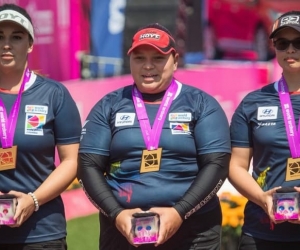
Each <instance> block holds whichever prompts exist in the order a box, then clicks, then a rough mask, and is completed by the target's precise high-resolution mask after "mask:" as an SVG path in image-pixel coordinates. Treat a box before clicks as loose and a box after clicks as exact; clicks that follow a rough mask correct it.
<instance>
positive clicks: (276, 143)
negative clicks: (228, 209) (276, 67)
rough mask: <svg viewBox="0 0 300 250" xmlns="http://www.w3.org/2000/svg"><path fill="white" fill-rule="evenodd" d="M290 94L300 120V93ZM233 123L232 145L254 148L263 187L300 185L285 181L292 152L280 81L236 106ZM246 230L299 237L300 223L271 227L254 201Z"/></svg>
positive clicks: (248, 207)
mask: <svg viewBox="0 0 300 250" xmlns="http://www.w3.org/2000/svg"><path fill="white" fill-rule="evenodd" d="M290 98H291V102H292V106H293V111H294V115H295V119H296V124H298V123H299V117H300V95H291V96H290ZM230 127H231V128H230V129H231V143H232V146H233V147H249V148H253V171H252V176H253V178H254V179H255V180H256V182H257V183H258V184H259V185H260V187H261V188H262V189H263V190H264V191H266V190H269V189H272V188H274V187H278V186H282V187H285V186H290V187H294V186H299V185H300V180H293V181H285V177H286V164H287V158H289V157H291V153H290V148H289V144H288V139H287V134H286V129H285V124H284V118H283V113H282V109H281V105H280V100H279V95H278V83H277V82H276V83H275V84H269V85H267V86H265V87H263V88H262V89H260V90H257V91H253V92H251V93H250V94H248V95H247V96H246V97H245V98H244V99H243V101H242V102H241V103H240V105H239V106H238V108H237V109H236V111H235V113H234V115H233V118H232V122H231V126H230ZM249 188H251V187H249ZM243 230H244V231H245V232H246V233H249V234H250V235H252V236H253V237H257V238H262V239H265V240H274V241H276V240H277V241H278V240H280V241H299V240H300V225H294V224H291V223H282V224H276V225H275V228H274V230H270V222H269V219H268V216H267V214H266V213H265V212H264V211H263V210H262V209H261V208H260V207H259V206H257V205H256V204H254V203H253V202H248V203H247V205H246V209H245V223H244V227H243Z"/></svg>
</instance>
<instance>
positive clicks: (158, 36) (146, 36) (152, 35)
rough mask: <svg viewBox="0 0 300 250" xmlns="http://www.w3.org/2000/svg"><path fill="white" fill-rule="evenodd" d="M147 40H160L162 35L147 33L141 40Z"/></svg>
mask: <svg viewBox="0 0 300 250" xmlns="http://www.w3.org/2000/svg"><path fill="white" fill-rule="evenodd" d="M147 38H154V39H157V40H159V39H160V35H158V34H154V33H146V34H142V35H140V40H143V39H147Z"/></svg>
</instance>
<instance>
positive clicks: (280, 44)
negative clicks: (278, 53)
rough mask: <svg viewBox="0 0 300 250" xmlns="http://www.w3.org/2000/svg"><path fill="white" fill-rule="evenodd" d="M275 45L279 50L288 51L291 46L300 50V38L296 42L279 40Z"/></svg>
mask: <svg viewBox="0 0 300 250" xmlns="http://www.w3.org/2000/svg"><path fill="white" fill-rule="evenodd" d="M273 44H274V47H275V48H276V49H277V50H286V49H287V48H288V47H289V46H290V44H292V45H293V47H294V48H295V49H300V37H299V38H296V39H294V40H288V39H285V38H279V39H278V40H276V41H274V42H273Z"/></svg>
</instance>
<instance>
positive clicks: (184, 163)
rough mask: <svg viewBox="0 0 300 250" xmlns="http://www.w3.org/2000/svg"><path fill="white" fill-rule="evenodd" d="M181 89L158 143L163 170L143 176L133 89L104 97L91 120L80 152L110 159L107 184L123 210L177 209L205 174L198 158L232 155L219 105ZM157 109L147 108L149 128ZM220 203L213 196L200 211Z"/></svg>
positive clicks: (203, 95) (141, 141) (154, 106)
mask: <svg viewBox="0 0 300 250" xmlns="http://www.w3.org/2000/svg"><path fill="white" fill-rule="evenodd" d="M177 84H178V86H179V88H178V91H177V94H176V97H175V99H174V101H173V103H172V105H171V107H170V109H169V111H168V114H167V116H166V120H165V122H164V124H163V128H162V133H161V137H160V141H159V147H160V148H162V159H161V166H160V169H159V171H156V172H148V173H140V164H141V159H142V151H143V150H144V149H146V145H145V142H144V139H143V136H142V131H141V127H140V124H139V122H138V119H137V115H136V111H135V107H134V103H133V100H132V86H127V87H124V88H121V89H119V90H117V91H114V92H112V93H109V94H108V95H106V96H105V97H104V98H102V99H101V100H100V101H99V102H98V103H97V104H96V105H95V106H94V108H93V109H92V110H91V112H90V114H89V115H88V117H87V120H86V122H85V125H84V127H83V130H82V139H81V143H80V149H79V152H80V153H92V154H99V155H105V156H109V158H110V164H109V166H107V170H106V179H107V183H108V185H109V186H110V188H111V189H112V191H113V193H114V195H115V197H116V199H117V200H118V202H119V203H120V204H121V206H122V207H124V208H136V207H141V208H144V209H148V208H150V207H155V206H159V207H162V206H166V207H167V206H168V207H169V206H173V205H174V204H175V203H176V202H177V201H179V200H180V199H181V197H182V196H183V195H184V194H185V192H186V191H187V189H188V188H189V187H190V185H191V184H192V182H193V181H194V180H195V177H196V175H197V174H198V172H199V169H201V166H198V165H197V159H196V157H197V155H201V154H209V153H215V152H225V153H230V152H231V149H230V138H229V127H228V121H227V118H226V116H225V113H224V111H223V110H222V108H221V107H220V105H219V103H218V102H217V101H216V100H215V99H214V98H213V97H211V96H210V95H208V94H206V93H205V92H203V91H201V90H199V89H197V88H194V87H191V86H187V85H183V84H181V83H179V82H177ZM159 105H160V104H153V103H152V104H147V103H145V106H146V110H147V114H148V117H149V121H150V124H151V125H152V124H153V122H154V119H155V116H156V114H157V112H158V108H159ZM217 202H218V199H217V197H214V198H213V199H212V200H210V202H208V204H206V205H205V206H204V207H203V208H201V209H200V210H199V211H202V212H204V211H208V210H210V209H212V208H213V207H214V206H215V205H216V204H217Z"/></svg>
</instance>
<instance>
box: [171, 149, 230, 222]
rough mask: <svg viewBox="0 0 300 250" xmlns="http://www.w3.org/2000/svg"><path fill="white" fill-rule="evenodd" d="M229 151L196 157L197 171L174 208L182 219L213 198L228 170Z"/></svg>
mask: <svg viewBox="0 0 300 250" xmlns="http://www.w3.org/2000/svg"><path fill="white" fill-rule="evenodd" d="M229 160H230V154H229V153H212V154H204V155H199V156H198V157H197V162H198V166H200V167H201V168H200V169H201V170H200V171H199V173H198V175H197V176H196V179H195V180H194V182H193V183H192V185H191V187H190V188H189V189H188V190H187V192H186V193H185V195H184V196H183V197H182V199H181V200H180V201H179V202H177V203H176V204H175V206H174V208H175V209H176V210H177V212H178V213H179V214H180V216H181V218H182V219H187V218H188V217H189V216H190V215H192V214H193V213H194V212H196V211H197V210H199V209H200V208H201V207H203V206H204V205H205V204H206V203H207V202H208V201H209V200H210V199H211V198H213V197H214V196H215V195H216V193H217V192H218V190H219V189H220V188H221V186H222V185H223V183H224V181H225V179H226V178H227V176H228V172H229Z"/></svg>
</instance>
